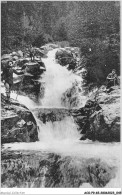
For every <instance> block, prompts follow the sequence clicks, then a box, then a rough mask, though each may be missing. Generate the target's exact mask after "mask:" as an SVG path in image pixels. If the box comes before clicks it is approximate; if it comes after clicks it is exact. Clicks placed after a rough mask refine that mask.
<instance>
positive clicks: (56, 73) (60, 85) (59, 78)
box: [42, 49, 82, 108]
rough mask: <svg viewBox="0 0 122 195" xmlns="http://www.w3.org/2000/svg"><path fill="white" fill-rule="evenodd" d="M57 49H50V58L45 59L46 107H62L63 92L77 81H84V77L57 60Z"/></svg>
mask: <svg viewBox="0 0 122 195" xmlns="http://www.w3.org/2000/svg"><path fill="white" fill-rule="evenodd" d="M56 51H57V49H54V50H53V51H49V53H48V58H47V59H43V62H44V63H45V66H46V72H45V75H44V76H43V82H45V95H44V99H43V100H42V105H43V106H44V107H54V108H56V107H62V104H61V97H62V95H63V93H64V92H65V91H66V90H67V89H69V88H70V87H72V84H73V83H74V82H75V81H78V82H80V83H82V78H81V77H80V76H77V75H75V74H74V73H72V71H68V70H67V68H66V67H63V66H61V65H60V64H58V63H57V62H56V61H55V53H56Z"/></svg>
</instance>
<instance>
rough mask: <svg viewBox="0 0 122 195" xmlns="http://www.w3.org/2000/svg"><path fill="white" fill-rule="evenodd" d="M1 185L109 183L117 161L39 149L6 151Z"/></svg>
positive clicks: (57, 185)
mask: <svg viewBox="0 0 122 195" xmlns="http://www.w3.org/2000/svg"><path fill="white" fill-rule="evenodd" d="M1 159H2V160H1V186H2V187H4V188H6V187H9V188H12V187H20V188H24V187H35V188H41V187H47V188H51V187H53V188H56V187H58V188H60V187H64V188H71V187H75V188H78V187H82V185H83V184H84V183H88V184H90V185H91V186H92V187H94V188H95V187H99V188H100V187H101V188H102V187H106V185H107V184H108V183H109V182H110V181H111V180H112V179H114V178H115V177H116V171H117V167H116V165H114V166H113V165H109V164H108V163H107V162H103V161H102V160H100V159H97V158H96V159H93V158H88V159H87V158H86V159H85V158H82V157H76V156H73V157H71V156H60V155H57V154H54V153H48V152H42V151H41V152H39V151H36V152H34V151H24V150H22V151H21V150H20V151H15V150H12V151H9V150H5V151H4V150H3V151H2V158H1Z"/></svg>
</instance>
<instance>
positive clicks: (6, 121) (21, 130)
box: [1, 102, 38, 143]
mask: <svg viewBox="0 0 122 195" xmlns="http://www.w3.org/2000/svg"><path fill="white" fill-rule="evenodd" d="M37 140H38V131H37V124H36V121H35V119H34V117H33V115H32V113H31V112H30V111H29V110H28V109H27V108H26V107H23V105H21V104H17V103H16V102H15V103H14V102H11V106H10V107H6V106H5V103H2V112H1V142H2V143H10V142H34V141H37Z"/></svg>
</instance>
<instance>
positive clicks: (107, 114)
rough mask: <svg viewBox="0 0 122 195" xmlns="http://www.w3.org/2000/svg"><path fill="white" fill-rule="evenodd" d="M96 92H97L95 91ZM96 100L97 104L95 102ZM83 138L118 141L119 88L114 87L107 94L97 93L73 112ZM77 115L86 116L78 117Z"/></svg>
mask: <svg viewBox="0 0 122 195" xmlns="http://www.w3.org/2000/svg"><path fill="white" fill-rule="evenodd" d="M97 93H98V92H97ZM90 102H91V104H90ZM96 102H97V104H96ZM73 116H74V118H75V121H76V123H77V124H78V125H79V129H80V130H81V134H84V135H83V136H82V137H81V140H82V139H83V140H84V139H86V138H88V139H91V140H94V141H95V140H98V141H102V142H112V141H116V142H119V141H120V90H119V87H114V88H113V89H112V91H111V92H110V93H109V94H107V93H105V92H100V91H99V93H98V95H97V97H96V100H92V101H91V100H90V101H89V104H88V102H87V104H86V105H85V107H83V108H81V109H79V110H78V111H77V110H76V111H75V112H74V113H73ZM79 116H85V117H86V118H85V119H84V118H82V119H79Z"/></svg>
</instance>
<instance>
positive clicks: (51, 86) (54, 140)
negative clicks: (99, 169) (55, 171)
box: [4, 49, 120, 187]
mask: <svg viewBox="0 0 122 195" xmlns="http://www.w3.org/2000/svg"><path fill="white" fill-rule="evenodd" d="M56 51H57V50H56V49H55V50H52V51H49V53H48V58H47V59H43V62H44V63H45V66H46V72H45V74H44V75H43V78H42V81H43V82H45V95H44V98H43V99H42V100H41V105H37V104H36V103H34V102H33V101H32V100H30V99H29V98H27V97H24V96H18V100H19V101H20V102H21V103H23V104H25V105H26V106H27V107H28V108H29V109H31V108H37V107H38V108H39V109H41V108H50V109H51V108H60V109H61V108H63V106H62V101H61V98H62V95H63V93H65V92H66V90H68V89H69V88H71V87H72V84H73V83H75V82H78V83H81V82H82V78H80V77H79V76H77V75H75V74H73V73H72V72H69V71H68V70H67V69H66V67H62V66H60V65H59V64H57V63H56V61H55V53H56ZM12 96H13V97H14V95H12ZM15 97H16V96H15ZM86 100H87V98H85V100H83V99H82V104H84V103H85V102H86ZM33 114H34V113H33ZM35 119H36V121H37V124H38V126H39V132H38V137H39V141H38V142H35V143H13V144H5V146H4V147H5V148H8V147H11V150H30V151H31V150H35V151H46V152H54V153H58V154H61V155H62V154H63V155H66V156H67V155H70V156H72V157H73V156H75V157H76V159H77V158H79V157H80V158H86V159H88V158H98V159H101V160H102V161H105V162H107V163H108V164H110V165H111V164H112V165H113V166H115V165H116V166H117V167H119V161H118V156H119V155H120V147H119V144H102V143H101V144H100V143H99V142H92V141H89V140H86V141H79V138H80V135H79V132H78V130H77V126H76V124H75V123H74V120H73V118H71V117H65V118H64V119H63V120H61V121H55V122H51V121H49V122H46V123H45V124H44V123H42V122H41V121H40V120H39V119H38V118H37V117H35ZM76 159H75V160H76ZM76 162H77V160H76ZM44 170H45V169H44ZM44 178H45V175H44V177H43V182H42V183H43V184H42V185H41V187H44V186H45V179H44ZM115 180H116V181H113V180H112V182H110V183H109V184H108V186H109V187H111V186H113V183H114V184H115V187H116V186H117V185H118V184H119V177H118V176H117V177H116V179H115ZM116 184H117V185H116ZM83 186H85V187H87V186H88V187H89V185H85V184H84V185H83ZM62 187H63V186H62Z"/></svg>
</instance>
